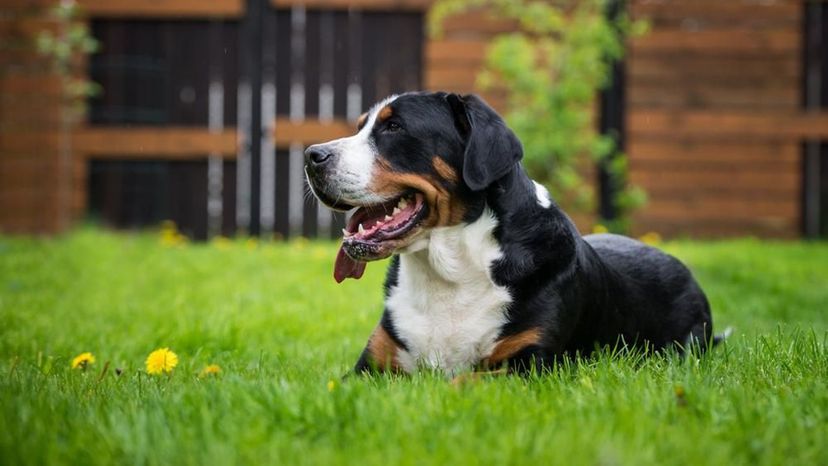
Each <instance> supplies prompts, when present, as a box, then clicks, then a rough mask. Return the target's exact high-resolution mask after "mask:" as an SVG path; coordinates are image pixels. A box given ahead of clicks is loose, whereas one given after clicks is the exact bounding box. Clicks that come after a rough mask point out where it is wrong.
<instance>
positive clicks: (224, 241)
mask: <svg viewBox="0 0 828 466" xmlns="http://www.w3.org/2000/svg"><path fill="white" fill-rule="evenodd" d="M210 244H211V245H212V246H213V247H214V248H216V249H221V250H226V249H230V246H232V245H233V242H232V241H230V239H229V238H227V237H226V236H216V237H215V238H213V240H212V241H210Z"/></svg>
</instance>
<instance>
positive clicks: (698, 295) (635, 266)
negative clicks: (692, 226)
mask: <svg viewBox="0 0 828 466" xmlns="http://www.w3.org/2000/svg"><path fill="white" fill-rule="evenodd" d="M583 240H584V242H585V243H586V245H588V247H589V249H591V251H593V252H594V256H593V255H592V254H590V253H589V252H587V253H585V254H583V255H582V257H583V260H584V261H585V262H587V264H586V265H585V267H587V268H592V269H596V268H597V269H600V270H597V271H594V273H600V274H602V275H603V278H604V280H602V281H600V282H601V283H603V285H604V286H605V287H606V288H605V290H604V291H605V293H603V296H596V297H594V299H595V300H596V301H595V304H596V305H598V306H600V307H601V308H602V309H604V310H605V311H604V315H603V316H602V318H603V322H604V323H603V326H604V327H605V328H600V329H599V331H600V333H606V334H607V335H613V336H615V338H617V335H622V336H623V338H624V339H625V340H627V341H626V343H628V344H634V345H641V344H643V342H645V341H646V342H647V343H646V344H647V345H648V346H649V348H650V349H655V350H658V349H662V348H664V347H666V346H668V345H671V344H672V343H674V342H680V343H691V342H695V343H697V344H699V345H702V346H704V345H706V344H707V343H708V342H709V341H710V338H711V332H712V328H713V322H712V318H711V313H710V305H709V304H708V301H707V297H706V296H705V294H704V292H703V291H702V290H701V287H700V286H699V285H698V283H697V282H696V280H695V279H694V278H693V275H692V274H691V273H690V270H688V269H687V267H686V266H685V265H684V264H682V263H681V262H680V261H679V260H677V259H676V258H674V257H672V256H670V255H668V254H666V253H664V252H662V251H660V250H658V249H656V248H654V247H651V246H648V245H646V244H644V243H642V242H640V241H636V240H634V239H631V238H628V237H625V236H619V235H613V234H599V235H589V236H585V237H583Z"/></svg>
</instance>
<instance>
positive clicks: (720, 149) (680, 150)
mask: <svg viewBox="0 0 828 466" xmlns="http://www.w3.org/2000/svg"><path fill="white" fill-rule="evenodd" d="M626 152H627V155H628V156H629V158H630V162H636V161H675V162H681V161H692V162H695V161H700V162H705V161H712V162H718V161H726V162H730V163H739V164H741V163H745V164H749V163H754V162H773V161H785V162H789V163H790V162H797V161H799V157H800V148H799V146H798V145H797V144H795V143H790V142H783V141H768V142H765V141H762V142H756V141H735V142H728V141H723V142H721V141H713V142H711V141H704V140H698V139H696V138H675V139H673V140H670V141H650V140H646V139H643V140H642V139H640V138H631V139H630V140H629V141H628V142H627V151H626Z"/></svg>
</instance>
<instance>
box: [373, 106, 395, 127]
mask: <svg viewBox="0 0 828 466" xmlns="http://www.w3.org/2000/svg"><path fill="white" fill-rule="evenodd" d="M393 114H394V110H393V109H392V108H391V107H390V106H389V105H386V106H385V107H382V110H380V111H379V113H377V123H382V122H383V121H385V120H387V119H389V118H391V115H393Z"/></svg>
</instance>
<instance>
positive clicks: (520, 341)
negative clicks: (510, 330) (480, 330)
mask: <svg viewBox="0 0 828 466" xmlns="http://www.w3.org/2000/svg"><path fill="white" fill-rule="evenodd" d="M540 338H541V331H540V329H539V328H530V329H529V330H524V331H522V332H520V333H516V334H514V335H510V336H508V337H504V338H501V339H500V340H498V341H497V344H496V345H495V348H494V349H493V350H492V354H490V355H489V357H487V358H486V359H484V360H483V366H484V367H492V366H497V365H498V364H501V363H503V362H504V361H505V360H507V359H509V358H511V357H512V356H514V355H516V354H517V353H519V352H520V351H521V350H522V349H524V348H526V347H527V346H531V345H536V344H537V343H538V342H539V341H540Z"/></svg>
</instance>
